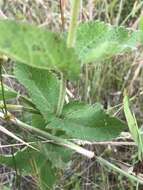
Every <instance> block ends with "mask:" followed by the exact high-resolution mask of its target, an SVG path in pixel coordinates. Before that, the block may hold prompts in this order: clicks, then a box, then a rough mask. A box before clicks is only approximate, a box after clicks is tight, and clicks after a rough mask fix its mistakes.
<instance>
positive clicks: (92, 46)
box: [75, 21, 140, 63]
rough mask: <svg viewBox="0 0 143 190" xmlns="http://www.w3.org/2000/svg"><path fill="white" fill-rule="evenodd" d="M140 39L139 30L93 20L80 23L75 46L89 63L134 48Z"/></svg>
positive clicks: (84, 60)
mask: <svg viewBox="0 0 143 190" xmlns="http://www.w3.org/2000/svg"><path fill="white" fill-rule="evenodd" d="M139 39H140V33H139V32H137V31H136V32H135V31H131V30H128V29H126V28H124V27H115V26H111V25H109V24H105V23H103V22H100V21H95V22H93V21H92V22H87V23H83V24H80V25H79V27H78V30H77V40H76V45H75V48H76V51H77V53H78V55H79V58H80V60H82V62H83V63H89V62H92V61H100V60H104V59H107V58H110V57H112V56H114V55H117V54H121V53H123V52H125V51H127V50H134V49H135V48H136V47H137V45H138V42H139Z"/></svg>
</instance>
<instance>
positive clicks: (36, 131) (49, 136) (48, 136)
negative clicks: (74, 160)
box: [0, 112, 95, 158]
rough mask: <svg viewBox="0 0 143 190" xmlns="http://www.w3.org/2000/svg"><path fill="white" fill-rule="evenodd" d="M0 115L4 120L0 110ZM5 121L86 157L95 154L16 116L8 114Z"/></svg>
mask: <svg viewBox="0 0 143 190" xmlns="http://www.w3.org/2000/svg"><path fill="white" fill-rule="evenodd" d="M0 117H1V118H2V119H4V120H6V119H5V116H4V114H3V113H2V112H0ZM7 121H9V122H10V123H12V124H14V125H16V126H18V127H20V128H21V129H23V130H26V131H29V132H32V133H34V134H37V135H39V136H41V137H44V138H46V139H49V140H53V143H54V144H57V145H60V146H64V147H67V148H70V149H72V150H74V151H76V152H78V153H80V154H82V155H84V156H86V157H88V158H93V157H94V156H95V155H94V152H92V151H89V150H87V149H85V148H82V147H80V146H78V145H76V144H74V143H72V142H70V141H68V140H66V139H62V138H60V137H56V136H54V135H52V134H50V133H48V132H47V131H43V130H40V129H38V128H36V127H33V126H31V125H28V124H26V123H24V122H22V121H20V120H18V119H17V118H15V117H14V116H13V115H9V118H8V120H7Z"/></svg>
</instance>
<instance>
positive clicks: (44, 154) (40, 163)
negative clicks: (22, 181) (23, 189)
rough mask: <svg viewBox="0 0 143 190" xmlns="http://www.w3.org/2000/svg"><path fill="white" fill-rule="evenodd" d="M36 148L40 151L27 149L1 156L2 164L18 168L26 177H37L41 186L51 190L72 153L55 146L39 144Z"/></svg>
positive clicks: (0, 161)
mask: <svg viewBox="0 0 143 190" xmlns="http://www.w3.org/2000/svg"><path fill="white" fill-rule="evenodd" d="M36 148H39V149H40V151H34V150H32V149H29V148H26V149H23V150H21V151H18V152H17V153H16V154H15V155H14V156H4V155H0V163H1V164H5V165H7V166H8V167H11V168H13V169H15V167H16V168H17V170H19V171H20V172H22V173H23V174H24V175H34V176H35V175H36V177H38V179H39V180H40V181H39V186H42V188H43V189H45V190H47V189H51V188H52V187H53V185H54V184H55V182H56V181H57V177H58V170H63V169H65V167H66V163H68V162H69V160H70V157H71V154H72V152H71V151H69V150H68V149H65V148H63V147H60V146H58V145H53V144H41V143H39V145H37V146H36ZM37 172H38V173H37Z"/></svg>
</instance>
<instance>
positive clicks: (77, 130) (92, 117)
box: [47, 102, 125, 141]
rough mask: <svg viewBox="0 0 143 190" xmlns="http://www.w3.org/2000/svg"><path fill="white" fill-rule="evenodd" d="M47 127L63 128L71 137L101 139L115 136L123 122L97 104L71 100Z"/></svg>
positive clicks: (121, 127)
mask: <svg viewBox="0 0 143 190" xmlns="http://www.w3.org/2000/svg"><path fill="white" fill-rule="evenodd" d="M47 128H54V129H57V130H63V131H65V132H66V134H67V135H68V136H70V137H72V138H77V139H83V140H96V141H103V140H111V139H113V138H115V137H117V136H118V135H119V134H120V133H121V131H123V130H124V128H125V124H124V123H123V122H121V121H120V120H119V119H117V118H115V117H111V116H109V115H108V114H106V112H105V111H104V110H103V109H102V108H101V106H99V105H93V106H91V105H87V104H83V103H78V102H73V103H69V104H67V105H66V106H65V107H64V109H63V116H62V119H59V118H55V119H53V121H51V123H49V124H48V125H47Z"/></svg>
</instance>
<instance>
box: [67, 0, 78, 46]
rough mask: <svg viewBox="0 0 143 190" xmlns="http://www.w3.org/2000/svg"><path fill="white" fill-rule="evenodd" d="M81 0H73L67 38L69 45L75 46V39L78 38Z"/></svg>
mask: <svg viewBox="0 0 143 190" xmlns="http://www.w3.org/2000/svg"><path fill="white" fill-rule="evenodd" d="M80 1H81V0H73V4H72V10H71V22H70V26H69V31H68V38H67V47H68V48H71V47H74V43H75V39H76V30H77V24H78V16H79V11H80Z"/></svg>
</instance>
